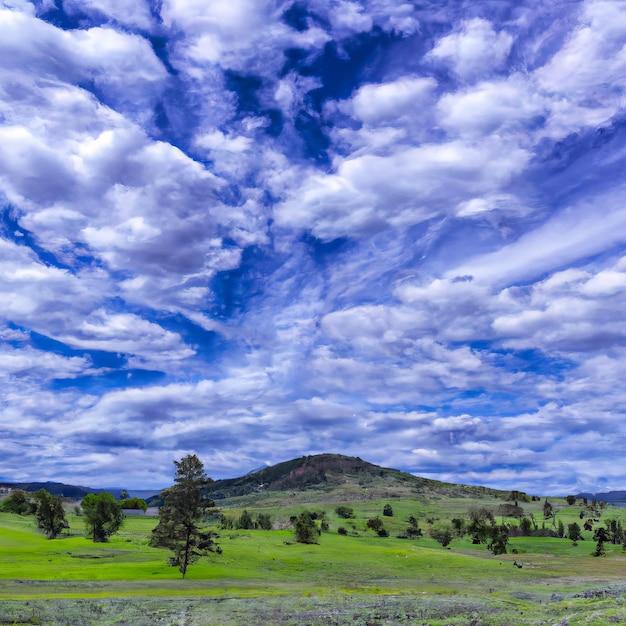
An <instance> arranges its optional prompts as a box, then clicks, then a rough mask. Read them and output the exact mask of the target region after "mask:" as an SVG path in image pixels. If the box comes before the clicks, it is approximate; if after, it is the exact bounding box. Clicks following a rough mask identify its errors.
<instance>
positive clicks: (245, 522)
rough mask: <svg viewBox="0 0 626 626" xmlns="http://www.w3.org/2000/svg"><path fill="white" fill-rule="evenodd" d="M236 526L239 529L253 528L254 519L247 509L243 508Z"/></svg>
mask: <svg viewBox="0 0 626 626" xmlns="http://www.w3.org/2000/svg"><path fill="white" fill-rule="evenodd" d="M237 528H240V529H241V530H251V529H252V528H254V520H253V519H252V515H250V513H248V511H246V510H244V511H243V512H242V513H241V515H240V516H239V519H238V520H237Z"/></svg>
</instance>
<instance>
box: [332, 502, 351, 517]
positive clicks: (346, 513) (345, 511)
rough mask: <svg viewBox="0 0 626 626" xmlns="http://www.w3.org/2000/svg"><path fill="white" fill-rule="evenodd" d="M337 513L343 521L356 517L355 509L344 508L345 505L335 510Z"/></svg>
mask: <svg viewBox="0 0 626 626" xmlns="http://www.w3.org/2000/svg"><path fill="white" fill-rule="evenodd" d="M335 513H336V514H337V515H338V516H339V517H341V518H343V519H351V518H353V517H354V509H353V508H352V507H350V506H344V505H343V504H342V505H340V506H338V507H337V508H336V509H335Z"/></svg>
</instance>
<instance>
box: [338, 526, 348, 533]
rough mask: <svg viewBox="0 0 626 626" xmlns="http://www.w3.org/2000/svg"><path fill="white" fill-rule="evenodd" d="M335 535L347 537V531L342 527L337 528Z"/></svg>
mask: <svg viewBox="0 0 626 626" xmlns="http://www.w3.org/2000/svg"><path fill="white" fill-rule="evenodd" d="M337 534H338V535H347V534H348V531H347V530H346V529H345V528H344V527H343V526H339V528H338V529H337Z"/></svg>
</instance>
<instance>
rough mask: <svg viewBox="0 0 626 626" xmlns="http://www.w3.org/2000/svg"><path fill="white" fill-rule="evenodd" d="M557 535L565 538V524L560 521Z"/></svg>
mask: <svg viewBox="0 0 626 626" xmlns="http://www.w3.org/2000/svg"><path fill="white" fill-rule="evenodd" d="M556 532H557V535H558V536H559V537H560V538H561V539H563V537H565V524H563V522H562V521H561V520H559V524H558V527H557V531H556Z"/></svg>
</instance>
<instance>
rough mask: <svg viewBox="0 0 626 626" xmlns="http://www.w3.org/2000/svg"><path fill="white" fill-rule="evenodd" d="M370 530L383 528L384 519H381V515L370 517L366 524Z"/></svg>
mask: <svg viewBox="0 0 626 626" xmlns="http://www.w3.org/2000/svg"><path fill="white" fill-rule="evenodd" d="M365 525H366V526H367V527H368V528H369V529H370V530H373V531H374V532H376V533H377V532H378V531H379V530H382V528H383V520H381V519H380V517H370V518H369V519H368V520H367V522H366V524H365Z"/></svg>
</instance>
